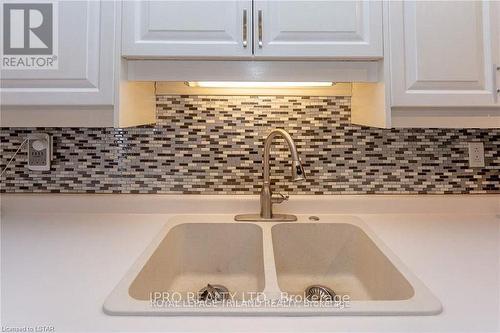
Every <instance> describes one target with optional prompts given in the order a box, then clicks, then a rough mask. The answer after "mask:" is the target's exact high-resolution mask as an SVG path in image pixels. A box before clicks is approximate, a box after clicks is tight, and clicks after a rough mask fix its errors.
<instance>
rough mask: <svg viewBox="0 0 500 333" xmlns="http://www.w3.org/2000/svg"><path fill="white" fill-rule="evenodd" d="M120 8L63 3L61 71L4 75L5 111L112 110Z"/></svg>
mask: <svg viewBox="0 0 500 333" xmlns="http://www.w3.org/2000/svg"><path fill="white" fill-rule="evenodd" d="M115 5H116V4H115V3H114V2H112V1H103V2H100V1H91V0H89V1H67V2H64V1H61V2H59V5H58V16H57V19H58V20H59V21H58V36H59V41H58V44H59V52H58V53H59V55H58V61H59V63H58V68H57V69H50V70H43V69H35V70H26V69H22V70H2V75H1V76H2V89H1V90H2V93H1V95H2V105H112V104H113V82H114V79H113V73H114V69H113V66H114V50H115V45H114V39H115V36H114V30H115Z"/></svg>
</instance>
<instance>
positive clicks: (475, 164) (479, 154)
mask: <svg viewBox="0 0 500 333" xmlns="http://www.w3.org/2000/svg"><path fill="white" fill-rule="evenodd" d="M469 167H470V168H482V167H484V145H483V143H482V142H469Z"/></svg>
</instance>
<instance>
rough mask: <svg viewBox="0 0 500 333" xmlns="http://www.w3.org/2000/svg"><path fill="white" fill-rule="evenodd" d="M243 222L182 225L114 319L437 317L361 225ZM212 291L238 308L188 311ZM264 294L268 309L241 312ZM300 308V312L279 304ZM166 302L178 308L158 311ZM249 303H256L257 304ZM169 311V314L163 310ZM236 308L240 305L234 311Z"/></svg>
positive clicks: (163, 236)
mask: <svg viewBox="0 0 500 333" xmlns="http://www.w3.org/2000/svg"><path fill="white" fill-rule="evenodd" d="M319 217H320V221H317V222H311V221H309V219H308V216H306V215H303V216H300V215H299V216H298V221H297V222H286V223H271V222H262V223H247V222H235V221H234V219H233V218H234V216H233V215H209V216H201V215H179V216H175V217H173V218H171V219H170V220H169V221H168V222H167V223H166V224H165V227H164V228H163V230H162V231H161V232H160V234H159V235H158V236H157V237H156V238H155V239H154V240H153V241H152V243H151V244H150V245H149V246H148V248H147V249H146V250H145V252H144V253H143V254H142V255H141V256H140V258H139V259H138V260H137V261H136V262H135V263H134V265H133V266H132V268H131V269H130V270H129V272H128V273H127V274H126V275H125V277H124V278H123V279H122V280H121V281H120V283H119V284H118V285H117V286H116V288H115V289H114V290H113V292H112V293H111V295H110V296H109V297H108V299H107V300H106V302H105V304H104V311H105V312H106V313H108V314H111V315H202V314H212V315H296V316H305V315H431V314H437V313H440V312H441V304H440V302H439V301H438V300H437V299H436V298H435V297H434V296H433V295H432V294H431V292H430V291H429V290H428V289H427V288H426V287H425V286H424V285H423V284H422V283H421V282H420V281H419V280H418V279H417V278H416V277H415V276H414V275H413V274H412V273H411V272H410V271H409V270H408V269H407V268H406V267H405V266H404V265H403V264H402V263H401V261H400V260H399V259H398V258H397V257H396V256H395V255H394V254H392V253H391V251H390V250H389V249H388V248H387V247H386V246H385V245H384V244H383V243H382V242H381V241H380V240H379V239H378V238H377V237H376V236H375V235H374V234H373V233H372V232H371V231H370V230H369V229H368V228H367V227H366V225H365V224H364V223H363V222H362V221H361V220H360V219H358V218H356V217H352V216H339V215H320V216H319ZM207 284H211V285H223V286H225V287H227V289H228V290H229V293H230V295H231V296H232V297H233V298H232V299H233V300H235V301H236V303H237V305H239V306H224V305H221V304H212V306H199V305H192V304H186V302H182V301H185V300H189V299H190V297H191V298H192V297H193V295H194V294H196V293H197V292H198V291H199V290H200V289H202V288H203V287H206V286H207ZM311 285H322V286H325V287H328V288H330V289H332V290H333V291H334V292H335V293H336V294H337V297H348V298H347V302H345V303H342V304H343V305H344V306H342V307H339V306H323V307H311V306H307V304H306V303H307V302H305V303H304V302H301V301H300V300H301V298H300V297H299V298H298V300H299V301H298V302H297V298H294V297H295V296H304V290H305V289H306V288H307V287H308V286H311ZM255 293H260V294H259V297H260V299H262V297H264V298H265V300H266V301H267V302H263V303H262V304H257V305H255V304H253V305H252V306H241V301H243V300H248V299H250V298H251V296H252V295H253V296H255ZM285 293H286V295H287V296H289V297H292V298H294V300H295V302H294V303H293V306H290V304H288V305H286V306H284V305H282V304H280V303H278V305H277V301H278V300H282V299H283V295H284V294H285ZM159 294H161V295H164V294H167V295H168V297H172V296H175V297H172V298H170V300H174V301H178V303H176V304H175V306H172V304H169V305H168V306H158V304H157V303H156V304H153V303H152V302H151V299H152V296H153V295H159ZM249 295H250V296H249ZM163 305H165V304H163ZM233 305H234V304H233Z"/></svg>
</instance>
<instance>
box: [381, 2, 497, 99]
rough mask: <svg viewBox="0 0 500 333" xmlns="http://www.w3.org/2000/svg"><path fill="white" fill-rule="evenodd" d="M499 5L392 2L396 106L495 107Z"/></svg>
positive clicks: (392, 57)
mask: <svg viewBox="0 0 500 333" xmlns="http://www.w3.org/2000/svg"><path fill="white" fill-rule="evenodd" d="M496 5H497V4H495V2H491V1H404V2H390V5H389V12H390V14H389V30H390V40H389V42H390V61H391V66H390V70H391V81H392V82H391V90H392V105H393V106H493V105H496V103H497V92H496V89H497V88H496V82H495V81H496V77H497V76H498V73H497V71H496V66H498V65H499V64H500V60H499V59H500V57H499V44H500V42H499V38H500V35H499V33H498V29H499V27H498V25H499V24H500V23H499V22H500V13H499V11H498V8H497V6H496Z"/></svg>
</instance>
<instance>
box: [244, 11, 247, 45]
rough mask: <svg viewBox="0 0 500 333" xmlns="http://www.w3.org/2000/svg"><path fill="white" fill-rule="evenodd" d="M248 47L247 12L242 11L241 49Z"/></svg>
mask: <svg viewBox="0 0 500 333" xmlns="http://www.w3.org/2000/svg"><path fill="white" fill-rule="evenodd" d="M247 45H248V20H247V10H246V9H243V47H247Z"/></svg>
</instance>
